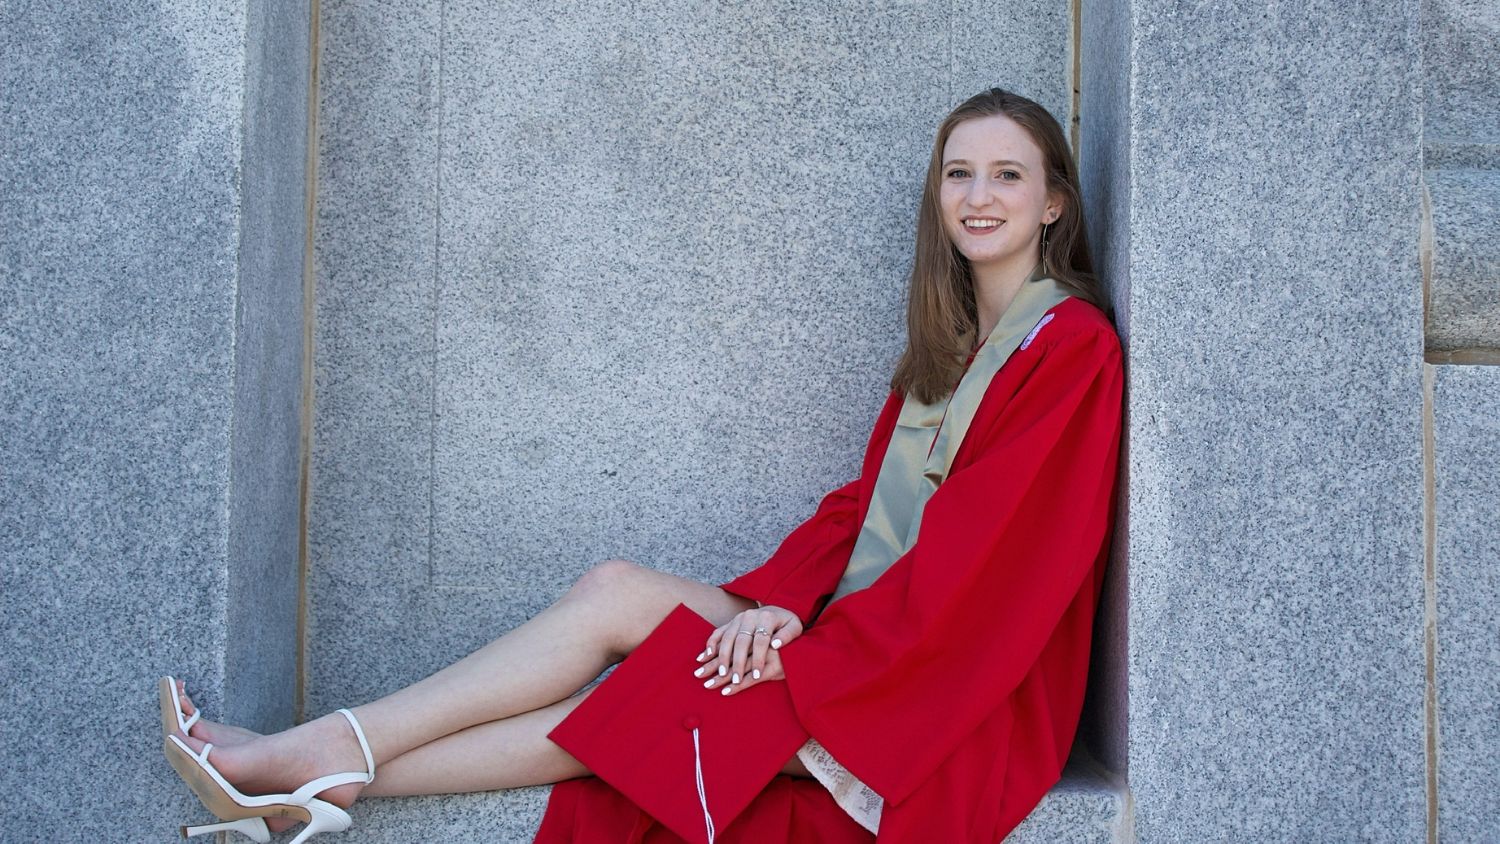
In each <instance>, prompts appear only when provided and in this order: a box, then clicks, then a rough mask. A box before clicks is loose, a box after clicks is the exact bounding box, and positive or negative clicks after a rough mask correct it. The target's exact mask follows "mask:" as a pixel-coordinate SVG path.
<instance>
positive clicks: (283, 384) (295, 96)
mask: <svg viewBox="0 0 1500 844" xmlns="http://www.w3.org/2000/svg"><path fill="white" fill-rule="evenodd" d="M246 11H247V15H246V36H245V49H246V53H247V54H246V60H245V83H244V84H245V91H244V98H245V103H246V106H245V113H244V140H243V143H244V148H243V151H242V157H241V165H240V173H241V176H240V191H241V197H240V244H239V266H238V274H239V279H238V285H237V296H238V299H237V301H236V303H235V346H234V352H235V363H234V384H235V400H234V431H233V436H232V437H231V443H230V450H231V457H230V462H231V465H230V477H231V478H232V479H233V480H232V489H231V494H230V496H229V542H228V569H229V598H228V601H227V605H226V612H227V613H228V625H229V633H228V636H227V637H226V646H227V651H226V653H225V662H226V665H225V681H226V684H227V688H226V690H225V710H224V713H223V714H224V716H225V717H227V718H228V720H229V721H231V722H232V723H235V724H241V725H244V726H246V727H249V728H251V729H254V730H257V731H261V732H265V731H268V730H279V729H285V728H286V727H288V726H291V724H292V720H293V717H294V714H295V712H296V703H297V701H296V699H295V689H296V674H297V653H298V650H299V649H300V643H299V642H298V641H297V607H298V605H299V603H300V600H301V595H300V585H301V584H300V575H299V573H298V565H299V556H300V553H301V547H300V544H301V539H300V535H299V527H300V520H301V512H302V462H301V461H302V444H301V441H302V380H303V379H302V365H303V353H304V350H303V325H304V319H303V316H304V314H303V311H304V308H303V288H304V284H303V276H304V273H303V270H304V266H303V265H304V260H305V255H306V253H307V249H306V239H307V224H308V219H307V172H306V171H307V112H308V108H307V105H308V103H307V100H308V96H309V91H308V71H309V66H310V64H311V53H310V45H309V43H308V37H309V33H310V31H311V24H312V20H311V10H310V8H309V4H308V2H307V0H296V2H282V3H274V4H272V3H257V4H252V5H249V6H247V7H246Z"/></svg>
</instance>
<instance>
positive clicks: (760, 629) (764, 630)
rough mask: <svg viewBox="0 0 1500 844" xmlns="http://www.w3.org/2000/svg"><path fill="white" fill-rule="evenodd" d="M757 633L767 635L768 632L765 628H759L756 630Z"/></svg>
mask: <svg viewBox="0 0 1500 844" xmlns="http://www.w3.org/2000/svg"><path fill="white" fill-rule="evenodd" d="M755 632H756V633H765V632H766V628H764V627H757V628H755Z"/></svg>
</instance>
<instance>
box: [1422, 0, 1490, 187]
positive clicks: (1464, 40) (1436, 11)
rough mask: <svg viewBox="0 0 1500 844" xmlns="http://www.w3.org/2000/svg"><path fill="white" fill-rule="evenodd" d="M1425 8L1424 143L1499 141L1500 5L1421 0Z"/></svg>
mask: <svg viewBox="0 0 1500 844" xmlns="http://www.w3.org/2000/svg"><path fill="white" fill-rule="evenodd" d="M1421 6H1422V64H1423V68H1424V71H1425V73H1424V76H1425V78H1424V79H1423V86H1424V93H1425V100H1426V109H1425V114H1424V122H1423V129H1422V131H1423V141H1424V142H1426V143H1429V144H1430V143H1434V142H1436V143H1440V144H1445V143H1454V142H1486V143H1489V144H1500V6H1496V5H1495V3H1494V2H1492V0H1422V3H1421ZM1493 164H1495V165H1500V161H1495V162H1493ZM1429 166H1431V162H1429Z"/></svg>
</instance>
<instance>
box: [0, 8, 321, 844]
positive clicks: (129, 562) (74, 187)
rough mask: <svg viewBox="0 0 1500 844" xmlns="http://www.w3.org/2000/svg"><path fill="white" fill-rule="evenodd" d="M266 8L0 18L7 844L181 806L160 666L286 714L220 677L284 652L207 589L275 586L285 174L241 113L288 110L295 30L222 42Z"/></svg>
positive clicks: (0, 454)
mask: <svg viewBox="0 0 1500 844" xmlns="http://www.w3.org/2000/svg"><path fill="white" fill-rule="evenodd" d="M283 15H285V18H283V17H281V16H283ZM294 19H295V4H278V8H277V10H276V11H274V12H270V11H265V12H263V11H261V10H251V9H250V8H249V7H247V6H246V4H243V3H234V2H220V3H213V4H204V3H189V2H175V1H174V2H156V3H144V2H119V3H108V4H83V5H80V4H67V5H56V4H45V3H7V4H4V5H3V6H0V79H3V82H0V138H3V139H4V143H3V151H0V185H3V188H0V277H3V278H4V282H3V283H0V358H3V365H0V369H3V371H4V373H5V374H4V377H3V379H0V429H3V430H4V431H6V435H5V436H4V437H3V438H0V465H3V467H4V469H3V470H0V500H3V501H4V502H5V504H4V506H3V507H0V609H3V613H0V615H3V619H4V620H3V622H0V631H3V633H0V636H3V639H0V654H3V656H0V676H3V677H4V679H5V682H4V684H3V689H4V691H3V693H0V695H3V697H0V700H3V702H4V703H3V708H0V734H3V735H4V736H5V740H4V742H3V745H4V760H3V761H4V764H3V765H0V795H3V798H0V824H3V827H4V829H5V830H6V833H5V836H6V837H7V838H12V839H17V840H26V839H34V840H49V841H160V840H165V839H166V838H168V837H170V836H173V835H175V834H176V829H177V826H178V825H179V824H181V823H183V822H187V821H197V820H201V819H204V818H206V817H207V816H208V813H207V812H205V811H204V810H203V809H202V808H201V807H199V806H198V803H197V801H196V800H195V799H194V798H193V797H192V796H191V794H190V792H189V791H188V790H187V789H186V788H185V787H184V786H183V785H182V784H181V783H180V782H178V780H177V778H176V776H175V775H174V774H173V773H172V771H171V769H170V768H169V767H168V765H167V763H166V762H165V760H164V759H163V758H162V756H161V749H160V748H161V740H162V739H161V735H160V726H159V724H160V721H159V719H158V715H157V703H156V687H155V682H156V679H157V677H158V676H160V675H162V674H165V673H169V672H170V673H173V674H176V675H177V676H183V677H186V678H188V680H189V683H190V688H191V690H192V691H193V692H194V693H195V694H196V695H197V696H198V699H199V700H200V701H201V702H203V703H204V704H205V706H206V708H207V709H208V711H209V712H210V713H211V714H214V715H222V714H223V713H224V712H225V698H226V695H230V694H232V695H234V696H235V700H234V707H235V711H236V712H238V713H243V714H245V715H246V716H247V720H250V719H253V717H255V716H257V715H265V714H269V717H275V716H276V714H277V713H283V714H284V713H286V712H287V711H288V708H287V705H286V704H287V703H288V702H289V700H290V687H289V686H288V687H285V688H283V689H282V690H281V697H280V699H277V700H273V699H270V698H269V697H263V696H265V695H270V694H272V693H273V690H272V689H271V688H270V686H269V685H267V684H264V683H260V682H259V681H258V680H254V679H247V678H246V677H245V676H244V675H243V672H245V671H249V670H260V669H262V668H264V669H265V670H266V671H268V672H270V671H281V672H283V674H284V672H285V671H286V669H287V667H288V666H289V665H290V663H289V661H287V660H285V659H282V654H280V653H277V654H275V655H273V656H272V657H271V659H270V661H269V662H267V663H265V664H264V665H262V664H261V663H260V657H257V656H255V655H254V650H253V648H254V645H253V644H252V643H249V642H247V641H245V637H244V635H243V634H242V633H240V632H238V631H237V630H236V629H235V625H236V621H235V617H234V614H233V613H232V612H231V611H230V609H229V605H230V603H231V602H238V601H242V600H244V590H243V587H244V586H245V585H246V584H247V583H248V582H249V581H246V580H245V579H243V578H242V577H240V573H239V572H237V571H236V567H237V566H240V565H245V566H252V567H257V566H258V567H260V568H259V569H257V574H256V576H255V577H254V578H253V581H254V584H255V586H256V588H260V589H265V590H267V594H266V599H267V600H271V599H273V598H274V596H275V594H276V593H275V591H274V590H276V589H281V588H283V587H286V588H285V589H284V591H283V593H282V594H284V595H290V594H294V593H293V591H292V590H294V588H295V583H287V584H276V583H271V582H269V581H270V580H271V579H274V578H275V577H277V576H278V573H280V572H285V571H288V570H289V565H290V564H293V563H294V562H295V556H294V555H295V545H294V544H289V542H288V540H289V539H290V538H292V537H294V536H295V529H296V521H295V515H296V505H297V500H296V498H295V495H294V496H293V497H292V498H291V499H290V500H289V501H288V500H281V499H280V498H279V491H280V490H284V489H285V488H286V481H287V480H288V478H289V477H290V476H289V472H293V471H294V470H295V467H296V452H295V439H292V440H290V444H291V448H292V449H293V450H292V452H291V453H290V454H288V453H287V452H286V448H287V447H288V438H287V436H286V435H287V432H288V431H291V430H294V429H295V426H296V414H297V410H296V406H295V404H294V403H291V404H289V403H288V400H289V399H294V398H295V396H296V394H297V391H296V385H297V384H298V383H300V365H301V364H300V361H301V358H300V339H299V341H298V342H297V343H296V344H295V345H294V346H293V347H292V348H290V349H286V348H282V347H281V346H282V344H283V343H284V342H286V338H287V337H288V336H291V337H294V338H299V335H300V322H301V318H300V290H301V271H300V257H299V256H300V255H301V252H302V239H303V238H302V230H303V227H302V225H301V222H300V218H298V217H295V216H294V217H292V218H285V217H284V216H283V214H284V213H285V208H287V207H294V208H295V207H299V205H300V202H301V200H302V198H303V196H304V187H303V184H302V182H301V179H300V175H299V174H300V169H294V170H291V171H288V172H283V171H282V170H281V163H280V162H281V161H282V160H283V155H282V153H283V152H284V150H283V149H282V145H283V144H285V143H291V144H297V143H301V138H300V137H298V135H297V130H296V128H295V126H293V127H290V128H288V127H281V128H276V129H268V130H267V131H262V129H265V128H267V127H265V126H264V124H263V123H262V121H263V119H270V120H282V119H283V118H284V115H283V114H282V113H281V110H280V107H279V106H278V107H277V108H275V109H273V112H274V113H271V114H261V113H259V112H257V111H256V108H257V107H258V106H259V105H261V104H262V103H263V102H266V101H272V100H278V99H280V98H283V97H289V98H291V99H292V101H293V102H297V101H300V102H301V104H302V106H303V109H304V111H305V105H306V82H305V76H301V77H300V79H301V81H300V82H299V81H298V79H299V73H305V68H306V53H305V49H304V51H303V54H302V55H303V60H302V65H301V67H302V70H301V71H299V70H298V68H297V67H296V66H295V65H291V66H286V67H283V66H280V62H279V57H280V56H281V48H282V47H283V46H287V47H288V48H289V50H290V52H291V53H295V52H296V48H295V43H296V42H295V41H292V42H290V44H267V45H264V48H263V49H262V47H260V46H257V48H256V49H255V50H253V51H251V53H250V54H249V55H247V53H246V49H245V45H246V39H247V37H250V36H249V32H255V33H257V34H258V35H257V37H265V38H270V39H275V38H281V37H283V36H286V35H287V33H289V32H291V31H292V30H294V29H295V26H291V27H287V26H285V24H287V22H288V21H293V20H294ZM302 20H303V22H304V24H305V22H306V16H305V14H304V16H303V19H302ZM247 29H248V31H247ZM304 29H305V27H304ZM303 39H304V40H303V43H305V35H304V36H303ZM263 50H264V51H263ZM299 86H300V87H299ZM262 98H264V99H262ZM287 108H288V110H289V111H293V112H294V111H295V110H296V107H295V105H293V106H288V107H287ZM247 114H248V116H249V121H248V122H246V119H245V118H246V116H247ZM299 155H300V153H298V152H296V151H291V152H290V153H289V155H288V156H287V157H289V158H290V159H291V160H294V161H295V160H297V158H298V157H299ZM263 178H266V179H267V181H262V179H263ZM288 200H290V202H288ZM289 232H290V233H292V235H294V236H290V237H288V233H289ZM282 251H285V252H286V253H287V254H285V255H283V254H280V253H281V252H282ZM282 281H286V282H288V283H289V284H290V290H291V291H293V293H294V294H295V298H293V299H291V300H290V301H291V303H292V304H293V305H294V308H295V309H294V310H293V311H292V312H291V313H290V314H288V313H287V309H286V305H287V304H288V301H289V300H288V298H287V297H286V296H284V295H283V292H284V291H283V290H282V288H281V287H280V285H281V282H282ZM287 384H290V385H292V390H290V391H288V390H286V389H285V387H286V385H287ZM288 515H290V516H291V522H290V524H288V523H286V522H285V518H286V517H287V516H288ZM288 551H290V552H291V553H292V554H293V557H292V558H291V559H290V560H288V559H286V558H285V556H284V555H285V553H286V552H288ZM290 618H291V616H290V615H289V614H286V613H281V612H279V611H271V612H269V613H268V614H267V615H265V616H263V617H261V618H259V619H257V622H256V623H257V624H258V625H260V626H261V628H262V631H263V636H264V640H263V641H264V642H266V643H271V642H272V640H273V639H275V640H277V643H275V644H272V648H273V649H275V650H278V651H279V650H280V649H283V648H284V647H285V644H284V643H285V642H286V641H289V640H290V631H289V630H287V629H285V624H286V623H287V622H288V621H289V620H290ZM231 637H232V638H233V639H234V641H233V643H231V641H230V639H231ZM247 657H248V660H247ZM248 663H254V665H250V664H248ZM262 676H264V675H262ZM281 679H282V680H283V681H284V679H285V677H284V676H283V677H282V678H281Z"/></svg>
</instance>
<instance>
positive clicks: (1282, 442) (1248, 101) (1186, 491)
mask: <svg viewBox="0 0 1500 844" xmlns="http://www.w3.org/2000/svg"><path fill="white" fill-rule="evenodd" d="M1416 16H1417V6H1416V4H1411V3H1398V2H1387V3H1381V4H1378V9H1376V8H1372V7H1370V6H1369V5H1368V4H1354V3H1347V2H1327V3H1320V4H1317V5H1315V6H1312V7H1306V6H1299V7H1298V8H1297V9H1295V10H1293V9H1292V8H1290V7H1281V6H1265V5H1263V4H1243V5H1233V4H1215V5H1212V6H1208V5H1199V4H1188V3H1182V2H1175V1H1172V2H1169V0H1134V2H1133V3H1132V4H1131V26H1130V27H1129V29H1128V30H1124V31H1120V32H1118V33H1116V35H1115V37H1117V38H1122V39H1126V40H1127V42H1128V44H1129V48H1128V51H1124V54H1123V56H1119V59H1117V60H1120V59H1123V60H1127V61H1128V64H1124V65H1122V66H1119V67H1115V68H1112V69H1107V70H1106V71H1105V72H1107V73H1118V74H1124V75H1127V76H1128V78H1129V79H1130V80H1131V93H1130V97H1131V99H1130V103H1129V109H1130V121H1129V122H1130V127H1131V128H1130V132H1129V134H1128V135H1126V136H1123V137H1117V138H1116V139H1115V142H1116V143H1117V144H1119V145H1120V146H1118V147H1116V153H1115V154H1117V155H1127V156H1128V157H1129V162H1130V164H1129V168H1130V177H1129V184H1130V214H1129V220H1130V292H1129V297H1130V312H1129V314H1130V315H1129V336H1130V348H1131V362H1130V371H1129V383H1128V390H1129V395H1130V425H1129V427H1130V436H1129V442H1130V449H1129V464H1130V465H1129V473H1130V497H1129V498H1130V525H1129V553H1130V572H1129V579H1130V623H1129V639H1130V645H1129V648H1130V660H1129V671H1130V678H1129V685H1130V689H1129V700H1130V718H1129V721H1130V736H1129V780H1130V788H1131V791H1132V794H1133V798H1134V805H1135V815H1134V818H1135V833H1136V834H1137V835H1138V836H1139V838H1140V840H1142V841H1224V840H1258V841H1350V840H1371V841H1374V840H1381V841H1417V840H1422V839H1423V838H1424V836H1425V835H1426V823H1425V799H1424V798H1425V757H1424V753H1423V738H1424V725H1423V716H1422V702H1423V676H1424V658H1423V647H1422V643H1423V638H1422V629H1423V604H1422V602H1423V584H1422V564H1421V561H1422V457H1421V450H1420V446H1419V443H1420V442H1421V413H1422V399H1421V372H1422V370H1421V367H1422V363H1421V354H1422V311H1421V307H1422V303H1421V291H1420V289H1419V284H1418V279H1419V278H1420V275H1419V266H1418V234H1419V213H1420V193H1419V178H1418V177H1419V173H1420V167H1421V163H1420V161H1419V154H1418V153H1419V136H1418V133H1419V129H1420V117H1421V112H1420V105H1421V104H1420V102H1418V101H1417V100H1416V99H1415V97H1416V96H1417V95H1418V93H1419V92H1420V90H1421V86H1420V79H1419V77H1418V74H1419V71H1420V68H1419V66H1418V64H1417V55H1418V53H1417V49H1418V43H1417V42H1418V30H1417V17H1416ZM1117 55H1118V54H1117Z"/></svg>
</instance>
